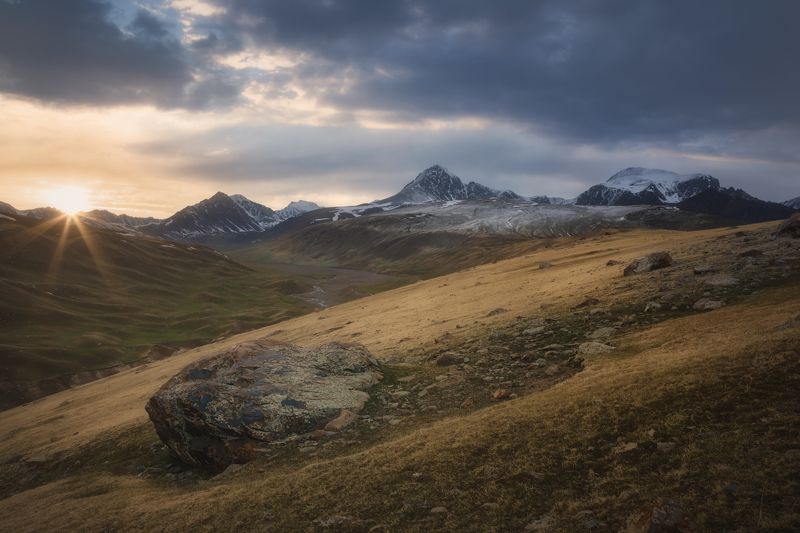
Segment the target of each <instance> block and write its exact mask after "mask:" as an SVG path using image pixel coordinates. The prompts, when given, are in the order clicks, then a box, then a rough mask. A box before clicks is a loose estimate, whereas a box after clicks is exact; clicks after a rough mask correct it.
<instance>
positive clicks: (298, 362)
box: [146, 341, 382, 471]
mask: <svg viewBox="0 0 800 533" xmlns="http://www.w3.org/2000/svg"><path fill="white" fill-rule="evenodd" d="M381 379H382V375H381V373H380V372H379V368H378V363H377V361H376V360H375V359H374V358H373V357H372V355H371V354H370V353H369V352H368V351H367V350H366V348H364V347H361V346H355V345H341V344H328V345H325V346H321V347H319V348H301V347H298V346H292V345H286V344H275V343H270V342H266V341H259V342H248V343H242V344H239V345H237V346H235V347H234V348H233V349H231V350H229V351H225V352H223V353H221V354H218V355H216V356H213V357H211V358H209V359H205V360H203V361H198V362H196V363H193V364H191V365H189V366H187V367H186V368H184V369H183V370H182V371H181V372H180V373H178V374H177V375H176V376H174V377H173V378H172V379H170V380H169V381H168V382H167V383H166V384H164V385H163V386H162V387H161V389H159V391H158V392H157V393H156V394H155V395H154V396H153V397H152V398H150V401H149V402H148V403H147V406H146V409H147V413H148V415H150V420H152V422H153V425H154V426H155V429H156V432H157V433H158V436H159V437H160V438H161V440H162V441H163V442H164V443H165V444H166V445H167V446H168V447H169V448H170V449H171V450H172V451H173V452H174V453H175V454H176V455H177V456H178V457H179V458H180V459H181V460H183V461H184V462H186V463H188V464H191V465H197V466H201V467H204V468H207V469H209V470H212V471H222V470H223V469H224V468H225V467H227V466H228V465H230V464H232V463H244V462H247V461H248V460H250V459H252V458H253V457H254V455H255V454H256V453H258V451H259V450H258V448H259V447H263V446H265V443H272V442H279V441H282V440H285V439H286V438H288V437H291V436H293V435H297V434H304V433H309V432H311V431H314V430H318V429H322V428H333V427H334V426H335V427H344V426H345V425H347V423H350V422H351V421H352V419H353V417H354V416H355V413H358V412H359V411H360V410H361V408H362V407H363V405H364V403H365V402H366V401H367V400H368V399H369V394H368V393H367V392H365V391H366V390H367V389H368V388H369V387H371V386H372V385H374V384H375V383H377V382H378V381H380V380H381ZM345 418H346V419H347V421H346V423H344V422H343V420H344V419H345ZM329 430H330V429H329ZM333 430H335V429H333Z"/></svg>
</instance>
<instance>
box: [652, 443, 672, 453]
mask: <svg viewBox="0 0 800 533" xmlns="http://www.w3.org/2000/svg"><path fill="white" fill-rule="evenodd" d="M656 446H657V447H658V451H660V452H671V451H672V450H674V449H675V443H674V442H657V443H656Z"/></svg>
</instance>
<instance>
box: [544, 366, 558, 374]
mask: <svg viewBox="0 0 800 533" xmlns="http://www.w3.org/2000/svg"><path fill="white" fill-rule="evenodd" d="M559 372H561V368H560V367H559V366H558V365H550V366H548V367H547V368H545V369H544V373H545V374H546V375H548V376H555V375H556V374H558V373H559Z"/></svg>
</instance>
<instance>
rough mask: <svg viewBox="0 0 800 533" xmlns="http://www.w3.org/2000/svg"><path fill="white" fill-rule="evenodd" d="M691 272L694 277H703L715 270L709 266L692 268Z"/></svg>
mask: <svg viewBox="0 0 800 533" xmlns="http://www.w3.org/2000/svg"><path fill="white" fill-rule="evenodd" d="M693 271H694V275H695V276H705V275H706V274H713V273H714V272H716V271H717V269H716V267H713V266H711V265H700V266H696V267H694V269H693Z"/></svg>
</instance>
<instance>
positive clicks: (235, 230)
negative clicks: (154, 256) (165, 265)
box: [141, 192, 319, 240]
mask: <svg viewBox="0 0 800 533" xmlns="http://www.w3.org/2000/svg"><path fill="white" fill-rule="evenodd" d="M318 208H319V206H317V204H314V203H312V202H305V201H299V202H292V203H290V204H289V205H288V206H286V207H285V208H283V209H281V210H278V211H274V210H273V209H270V208H269V207H267V206H265V205H262V204H259V203H258V202H254V201H252V200H250V199H249V198H247V197H245V196H242V195H241V194H234V195H231V196H228V195H227V194H225V193H223V192H218V193H216V194H215V195H214V196H212V197H211V198H207V199H205V200H203V201H201V202H199V203H196V204H194V205H190V206H188V207H185V208H183V209H181V210H180V211H178V212H177V213H175V214H174V215H172V216H171V217H169V218H167V219H165V220H163V221H161V222H159V223H157V224H150V225H148V226H144V227H142V228H141V229H142V231H144V232H146V233H150V234H153V235H160V236H163V237H167V238H170V239H175V240H192V239H198V238H202V237H207V236H219V235H228V234H242V233H257V232H262V231H264V230H267V229H269V228H271V227H273V226H276V225H277V224H280V223H281V222H283V221H285V220H288V219H290V218H292V217H295V216H297V215H299V214H302V213H305V212H307V211H311V210H313V209H318Z"/></svg>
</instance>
